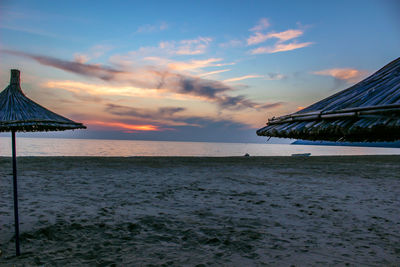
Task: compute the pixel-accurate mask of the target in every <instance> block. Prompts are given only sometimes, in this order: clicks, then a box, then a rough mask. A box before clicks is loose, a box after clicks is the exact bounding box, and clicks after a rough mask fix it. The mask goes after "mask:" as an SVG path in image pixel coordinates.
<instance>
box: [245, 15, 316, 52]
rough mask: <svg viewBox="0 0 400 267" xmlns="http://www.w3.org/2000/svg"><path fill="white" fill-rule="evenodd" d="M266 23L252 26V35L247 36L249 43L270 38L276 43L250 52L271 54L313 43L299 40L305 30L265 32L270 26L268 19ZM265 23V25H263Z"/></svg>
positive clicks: (260, 41)
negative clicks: (297, 39)
mask: <svg viewBox="0 0 400 267" xmlns="http://www.w3.org/2000/svg"><path fill="white" fill-rule="evenodd" d="M264 22H265V23H264V24H262V23H261V21H260V24H258V25H256V26H255V27H253V28H251V29H250V31H252V32H253V34H252V35H251V36H249V37H248V38H247V45H249V46H252V45H257V44H261V43H264V42H266V41H267V40H270V39H275V40H276V41H275V44H273V45H268V46H263V47H257V48H255V49H252V50H251V51H250V54H253V55H255V54H267V53H268V54H270V53H277V52H284V51H291V50H295V49H299V48H303V47H307V46H310V45H311V44H313V43H312V42H302V43H299V42H297V41H296V40H294V39H296V38H298V37H300V36H302V35H303V34H304V30H302V29H289V30H286V31H282V32H269V33H263V32H262V30H264V29H265V28H267V27H268V26H269V23H268V20H266V21H264ZM262 25H265V27H262ZM290 40H292V42H290V43H285V42H287V41H290Z"/></svg>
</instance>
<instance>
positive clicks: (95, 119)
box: [0, 0, 400, 142]
mask: <svg viewBox="0 0 400 267" xmlns="http://www.w3.org/2000/svg"><path fill="white" fill-rule="evenodd" d="M399 14H400V2H399V1H395V0H393V1H386V0H380V1H378V0H377V1H366V0H365V1H215V0H214V1H16V0H12V1H11V0H10V1H9V0H5V1H4V0H2V1H0V49H1V50H0V86H1V89H4V88H5V87H6V86H7V85H8V83H9V75H10V69H12V68H17V69H20V70H21V73H22V74H21V80H22V89H23V90H24V92H25V94H26V95H27V96H28V97H30V98H31V99H33V100H34V101H36V102H38V103H40V104H41V105H43V106H45V107H47V108H49V109H51V110H52V111H54V112H56V113H59V114H61V115H63V116H66V117H68V118H70V119H72V120H75V121H78V122H82V123H84V124H85V125H86V126H87V127H88V129H87V130H79V131H74V132H71V131H70V132H63V133H58V134H57V133H53V134H52V135H54V136H61V137H77V138H108V139H140V140H176V141H227V142H263V141H265V138H261V137H257V136H256V133H255V131H256V130H257V129H258V128H261V127H263V126H264V125H265V123H266V121H267V119H268V118H271V117H273V116H280V115H284V114H286V113H291V112H295V111H297V110H299V109H301V108H302V107H306V106H308V105H310V104H312V103H314V102H316V101H318V100H320V99H322V98H325V97H327V96H329V95H331V94H333V93H336V92H338V91H340V90H342V89H345V88H347V87H349V86H351V85H352V84H354V83H356V82H358V81H360V80H362V79H363V78H365V77H367V76H368V75H370V74H372V73H373V72H375V71H376V70H378V69H379V68H381V67H383V66H384V65H385V64H387V63H389V62H390V61H392V60H394V59H396V58H397V57H399V56H400V53H399V52H400V15H399ZM47 136H49V134H47Z"/></svg>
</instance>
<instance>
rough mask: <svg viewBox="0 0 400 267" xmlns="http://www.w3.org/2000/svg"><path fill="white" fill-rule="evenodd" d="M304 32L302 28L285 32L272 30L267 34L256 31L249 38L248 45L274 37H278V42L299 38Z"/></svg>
mask: <svg viewBox="0 0 400 267" xmlns="http://www.w3.org/2000/svg"><path fill="white" fill-rule="evenodd" d="M303 34H304V32H303V31H302V30H292V29H291V30H287V31H283V32H271V33H266V34H263V33H260V32H256V33H255V35H252V36H250V37H249V38H248V39H247V44H248V45H255V44H260V43H263V42H265V41H267V40H268V39H272V38H276V39H278V42H285V41H288V40H291V39H294V38H297V37H299V36H301V35H303Z"/></svg>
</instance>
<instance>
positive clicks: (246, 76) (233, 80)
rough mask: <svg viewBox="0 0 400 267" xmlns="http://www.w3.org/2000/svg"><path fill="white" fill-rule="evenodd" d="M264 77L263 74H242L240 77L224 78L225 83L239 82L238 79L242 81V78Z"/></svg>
mask: <svg viewBox="0 0 400 267" xmlns="http://www.w3.org/2000/svg"><path fill="white" fill-rule="evenodd" d="M263 77H264V76H262V75H244V76H240V77H236V78H230V79H227V80H224V82H225V83H229V82H237V81H242V80H246V79H253V78H263Z"/></svg>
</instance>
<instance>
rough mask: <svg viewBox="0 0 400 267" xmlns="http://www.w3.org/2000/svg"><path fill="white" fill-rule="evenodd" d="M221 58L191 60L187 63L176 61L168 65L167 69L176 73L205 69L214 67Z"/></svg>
mask: <svg viewBox="0 0 400 267" xmlns="http://www.w3.org/2000/svg"><path fill="white" fill-rule="evenodd" d="M221 60H222V58H209V59H205V60H191V61H188V62H183V61H177V62H172V63H169V64H168V68H170V69H172V70H177V71H189V70H196V69H201V68H206V67H212V66H216V65H217V64H215V62H220V61H221Z"/></svg>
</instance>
